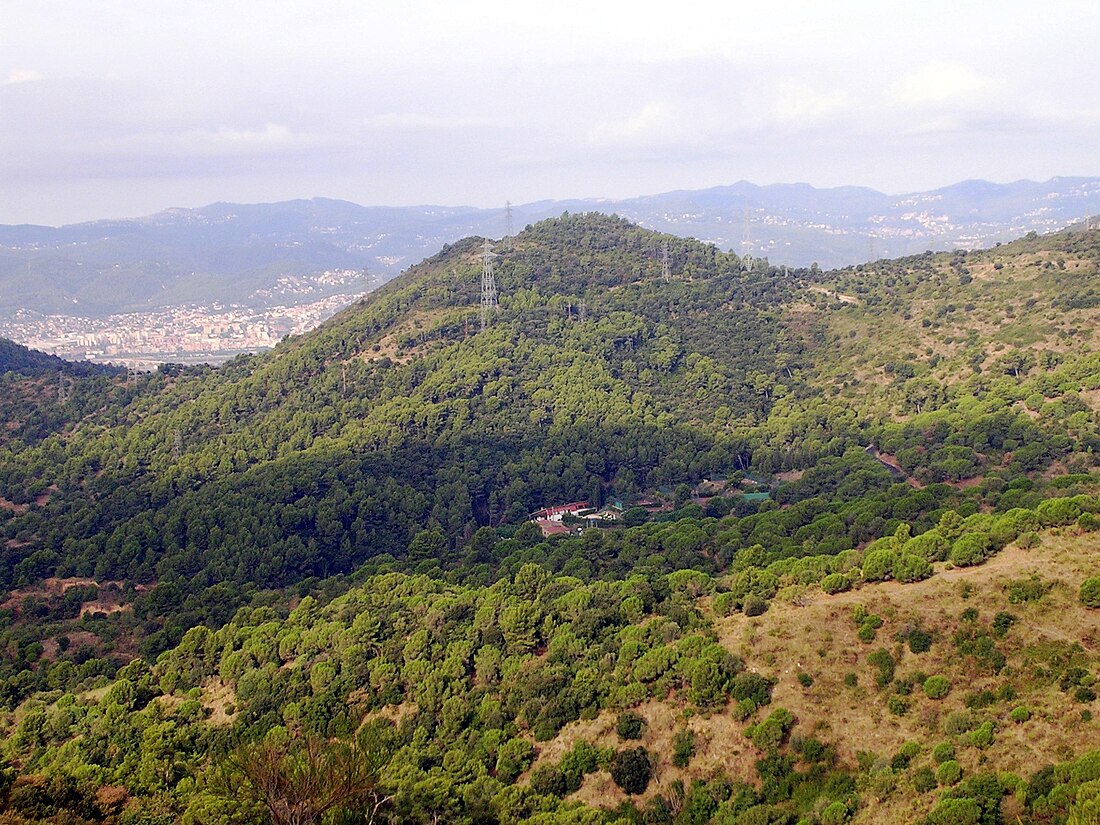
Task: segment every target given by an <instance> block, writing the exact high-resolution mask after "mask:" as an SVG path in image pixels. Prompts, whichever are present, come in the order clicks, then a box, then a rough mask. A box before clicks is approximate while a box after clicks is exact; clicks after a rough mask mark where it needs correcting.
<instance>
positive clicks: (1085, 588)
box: [1077, 576, 1100, 607]
mask: <svg viewBox="0 0 1100 825" xmlns="http://www.w3.org/2000/svg"><path fill="white" fill-rule="evenodd" d="M1077 595H1078V598H1079V599H1080V600H1081V604H1083V605H1084V606H1085V607H1100V576H1091V577H1090V578H1087V579H1085V580H1084V581H1083V582H1081V589H1080V591H1079V592H1078V594H1077Z"/></svg>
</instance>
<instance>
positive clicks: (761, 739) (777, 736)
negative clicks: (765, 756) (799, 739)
mask: <svg viewBox="0 0 1100 825" xmlns="http://www.w3.org/2000/svg"><path fill="white" fill-rule="evenodd" d="M793 725H794V715H793V714H792V713H791V712H790V711H789V710H787V709H786V708H776V709H775V710H773V711H772V712H771V713H770V714H769V715H768V718H767V719H765V720H764V721H763V722H761V723H760V724H758V725H753V726H751V727H749V728H747V729H746V730H745V735H746V736H748V737H749V739H751V740H752V743H753V744H754V745H756V747H758V748H760V750H762V751H766V752H773V751H776V750H779V748H780V747H781V746H782V745H783V743H784V742H785V741H786V739H787V734H788V733H789V732H790V730H791V727H792V726H793Z"/></svg>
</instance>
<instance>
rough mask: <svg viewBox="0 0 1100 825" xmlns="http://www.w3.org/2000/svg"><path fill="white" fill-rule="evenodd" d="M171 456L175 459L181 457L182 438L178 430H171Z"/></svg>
mask: <svg viewBox="0 0 1100 825" xmlns="http://www.w3.org/2000/svg"><path fill="white" fill-rule="evenodd" d="M172 454H173V455H174V456H175V457H176V458H179V457H180V456H181V455H183V436H182V435H180V431H179V430H172Z"/></svg>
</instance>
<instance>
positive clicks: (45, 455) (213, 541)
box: [0, 216, 815, 584]
mask: <svg viewBox="0 0 1100 825" xmlns="http://www.w3.org/2000/svg"><path fill="white" fill-rule="evenodd" d="M666 241H667V243H668V245H669V257H670V261H671V271H672V274H673V276H674V277H673V280H672V281H671V282H670V283H668V284H666V283H664V282H663V280H662V278H661V263H660V261H659V260H658V257H657V253H658V250H659V249H660V248H661V247H662V244H663V243H665V242H666ZM479 249H480V241H479V240H476V239H471V240H469V241H467V242H464V243H462V244H459V245H456V246H454V247H451V248H448V249H446V250H444V252H442V253H441V254H440V255H438V256H436V257H434V258H432V259H429V260H428V261H426V262H425V263H424V264H422V265H420V266H418V267H414V268H413V269H412V270H410V271H409V272H408V273H406V275H404V276H403V277H402V278H400V279H398V280H396V281H395V282H393V283H392V284H390V285H388V286H387V287H386V288H384V289H382V290H380V291H379V292H378V293H376V294H373V295H371V296H370V297H369V298H368V299H367V300H366V301H364V302H363V303H361V304H357V305H355V306H353V307H351V308H349V309H348V310H347V311H345V312H344V313H342V314H341V315H339V316H338V317H336V318H335V319H333V320H332V321H331V322H330V323H328V324H326V325H325V326H324V327H323V328H321V329H319V330H317V331H315V332H314V333H312V334H310V335H307V336H303V337H302V338H300V339H297V340H292V341H289V342H286V343H285V344H284V345H283V346H280V347H279V348H277V349H276V350H275V351H274V352H272V353H270V354H267V355H263V356H257V357H253V358H246V359H239V360H237V361H235V362H232V363H230V364H228V365H226V366H225V367H223V368H221V369H220V370H208V371H199V373H201V374H196V373H195V372H193V371H183V372H181V373H179V374H175V373H174V372H173V371H172V370H163V371H161V372H160V373H158V374H157V375H154V376H150V377H148V378H147V379H145V390H146V391H145V392H144V394H141V395H139V396H138V397H137V398H135V400H134V401H133V403H132V404H130V405H129V406H128V407H127V408H126V410H125V421H123V422H121V423H118V424H113V425H112V426H102V425H101V423H100V422H98V421H96V420H94V419H93V420H89V421H87V422H85V425H84V426H82V427H81V428H79V429H78V430H77V431H76V432H74V433H72V434H70V435H69V436H67V437H66V438H64V439H58V440H56V441H51V442H49V443H48V444H44V445H43V446H42V447H40V448H38V449H37V450H30V451H27V452H25V453H23V454H22V455H20V456H19V457H18V459H17V460H9V461H6V462H3V464H2V467H0V473H2V478H3V493H2V494H3V495H4V497H6V498H8V499H9V500H11V501H14V502H18V503H24V502H29V501H31V500H32V499H34V498H35V497H36V496H38V495H39V494H40V493H41V491H42V490H43V489H45V488H46V487H47V486H49V485H51V484H56V485H57V486H58V487H59V488H60V491H59V493H58V494H57V495H55V496H54V497H53V499H52V500H51V501H50V504H49V505H48V507H46V508H44V510H43V511H42V512H41V514H40V516H41V519H42V521H41V523H33V524H32V522H34V517H35V516H34V513H31V514H28V516H27V517H26V518H27V519H28V522H27V523H26V524H22V523H21V524H19V525H15V524H13V525H11V528H12V529H13V530H20V531H23V532H25V533H28V534H33V535H34V536H35V540H34V541H33V542H32V543H31V544H30V545H29V546H30V547H35V548H36V552H37V555H36V556H34V557H35V558H38V559H41V563H39V562H36V563H35V564H34V566H33V568H32V569H31V570H27V573H31V574H33V575H41V574H44V573H46V572H51V571H52V570H53V569H55V567H56V569H57V570H60V571H62V572H66V573H77V572H79V573H80V574H81V575H95V576H96V577H108V578H115V577H122V578H136V579H139V580H141V579H151V578H155V577H161V578H163V577H166V576H167V577H172V576H180V577H182V578H184V579H187V580H191V581H194V580H195V579H196V577H197V578H198V579H199V580H202V579H204V578H205V579H206V580H207V581H209V582H213V581H218V580H253V581H257V582H259V583H263V584H276V583H283V582H286V581H292V580H295V579H297V578H302V577H306V576H309V575H325V574H327V573H332V572H337V571H340V570H348V569H351V568H352V567H353V566H354V565H356V564H358V563H360V562H361V561H363V560H364V559H365V558H367V557H369V556H372V555H376V554H379V553H386V552H390V553H400V552H402V551H403V549H404V546H405V544H406V543H407V541H408V539H409V538H411V536H412V534H413V533H414V532H415V531H416V530H418V529H420V528H421V527H423V526H425V525H428V526H434V527H438V528H439V529H441V530H442V531H443V533H444V534H445V535H446V537H447V539H448V542H449V543H450V544H452V545H454V544H455V543H456V542H459V541H462V540H463V539H464V538H468V537H469V535H470V534H472V532H473V531H474V530H475V529H477V527H479V526H481V525H486V524H490V523H491V524H494V525H496V524H500V523H502V522H506V523H511V524H515V523H517V522H518V521H521V520H522V519H523V518H524V517H525V515H526V514H527V513H528V512H530V511H531V510H533V509H535V508H536V507H539V506H542V505H544V504H547V503H554V502H556V501H559V500H572V499H575V498H578V497H584V496H592V495H599V494H600V491H601V490H602V489H604V488H606V489H608V490H614V491H617V492H626V491H641V490H642V489H644V488H646V487H651V486H656V485H662V484H674V483H679V482H682V481H684V480H689V479H691V478H700V477H701V476H702V475H703V474H706V473H718V472H725V471H726V470H728V469H729V468H731V467H736V466H738V465H739V464H740V465H743V466H746V467H747V466H748V463H749V462H750V460H751V454H750V453H749V451H748V443H747V441H746V440H745V437H744V434H745V433H747V432H748V431H749V430H750V429H751V428H752V427H754V426H756V425H758V424H759V423H760V422H762V421H763V420H765V418H766V416H767V414H768V411H769V409H770V407H771V404H772V403H773V400H774V398H775V393H774V392H773V391H772V390H771V389H770V386H769V385H770V384H771V382H772V380H773V378H774V377H775V376H777V375H779V374H780V373H783V374H788V373H791V372H793V371H795V370H798V369H799V368H800V367H801V366H802V358H803V354H804V353H805V352H806V351H807V348H808V347H811V346H813V340H814V334H815V332H814V325H813V323H812V321H811V320H810V319H809V318H808V317H806V316H804V315H803V314H800V313H792V312H791V311H790V309H789V308H788V306H787V305H788V304H789V303H790V302H791V300H792V296H793V294H794V293H793V291H792V289H791V287H792V282H791V281H789V280H785V279H784V278H782V277H780V276H779V275H778V273H776V272H775V271H773V270H769V269H768V267H766V266H763V265H761V266H759V267H758V268H756V269H754V270H753V271H752V272H750V273H745V272H742V271H741V269H740V266H739V261H738V259H737V258H736V256H733V255H728V254H723V253H720V252H718V251H717V250H716V249H715V248H713V247H710V246H705V245H703V244H699V243H695V242H691V241H684V240H680V239H676V238H671V237H667V236H657V235H654V234H653V233H650V232H647V231H644V230H641V229H638V228H637V227H634V226H632V225H630V224H627V223H626V222H623V221H619V220H617V219H614V218H607V217H603V216H583V217H568V218H562V219H560V220H556V221H551V222H546V223H543V224H538V225H536V226H534V227H532V228H531V229H530V230H528V231H526V232H524V233H523V234H521V235H520V236H519V237H517V238H516V239H515V242H514V248H513V249H512V250H511V251H507V252H504V253H503V254H502V256H501V257H500V258H499V259H498V260H497V266H496V269H497V281H498V284H499V288H500V292H501V306H500V309H499V311H498V312H496V313H494V314H493V316H492V318H491V319H490V321H489V325H488V328H487V329H486V330H485V331H484V332H481V331H479V320H478V314H477V302H478V299H479V289H480V274H481V258H480V253H479ZM792 392H798V393H806V392H810V389H809V387H808V385H805V384H804V385H803V386H802V388H801V389H794V390H792ZM177 445H178V446H177ZM177 453H178V454H177ZM61 466H64V467H65V470H64V472H63V473H59V468H60V467H61ZM15 555H20V556H21V555H26V551H23V552H21V553H19V554H13V558H12V560H11V562H10V564H11V565H12V566H13V567H14V566H16V565H18V564H20V563H21V562H20V561H19V560H18V559H17V558H15V557H14V556H15ZM26 567H27V564H26V563H23V567H22V568H20V569H21V570H23V569H25V568H26ZM23 575H26V574H23Z"/></svg>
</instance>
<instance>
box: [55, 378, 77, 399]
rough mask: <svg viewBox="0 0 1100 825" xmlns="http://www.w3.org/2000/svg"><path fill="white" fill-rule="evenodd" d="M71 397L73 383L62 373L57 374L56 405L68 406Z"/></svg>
mask: <svg viewBox="0 0 1100 825" xmlns="http://www.w3.org/2000/svg"><path fill="white" fill-rule="evenodd" d="M72 397H73V382H72V379H71V378H67V377H66V376H65V373H64V372H59V373H58V374H57V403H58V404H68V403H69V399H70V398H72Z"/></svg>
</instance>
